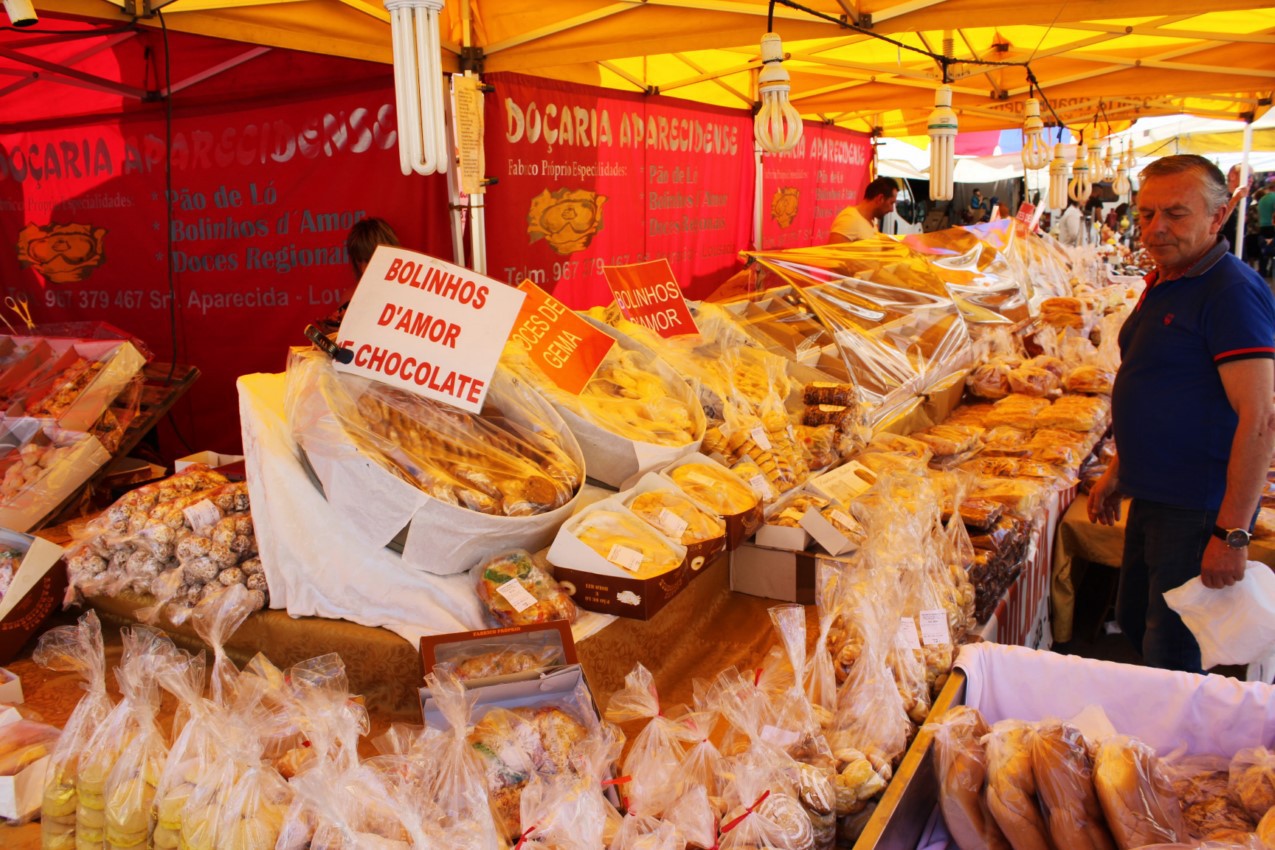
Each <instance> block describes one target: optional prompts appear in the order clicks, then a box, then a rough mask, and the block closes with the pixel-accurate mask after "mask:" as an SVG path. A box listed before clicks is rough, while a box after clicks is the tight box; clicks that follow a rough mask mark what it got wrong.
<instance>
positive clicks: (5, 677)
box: [0, 667, 23, 705]
mask: <svg viewBox="0 0 1275 850" xmlns="http://www.w3.org/2000/svg"><path fill="white" fill-rule="evenodd" d="M22 701H23V695H22V679H21V677H19V676H18V674H17V673H14V672H13V671H12V670H6V669H5V668H3V667H0V702H2V703H5V704H7V705H20V704H21V703H22Z"/></svg>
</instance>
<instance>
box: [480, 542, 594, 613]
mask: <svg viewBox="0 0 1275 850" xmlns="http://www.w3.org/2000/svg"><path fill="white" fill-rule="evenodd" d="M477 572H478V581H477V585H478V598H479V599H481V600H482V602H483V604H484V605H486V606H487V610H488V611H490V612H491V615H492V617H494V618H495V619H496V621H497V622H498V623H500V624H501V625H502V626H525V625H531V624H533V623H547V622H549V621H550V620H566V621H567V622H574V621H575V619H576V616H577V614H578V612H577V611H576V606H575V603H574V602H572V601H571V597H570V596H569V595H568V594H567V592H566V591H565V590H563V589H562V587H561V586H560V585H559V584H558V583H557V582H556V581H554V580H553V578H552V577H551V576H550V575H549V574H548V573H547V572H545V571H544V570H542V569H541V568H540V567H539V566H538V565H537V564H536V563H535V561H533V560H532V557H531V555H530V554H529V553H527V552H523V551H521V550H519V551H515V552H507V553H504V554H501V555H495V556H493V557H491V558H488V559H486V560H485V561H483V562H482V564H480V565H479V567H478V570H477Z"/></svg>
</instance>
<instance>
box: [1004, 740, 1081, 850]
mask: <svg viewBox="0 0 1275 850" xmlns="http://www.w3.org/2000/svg"><path fill="white" fill-rule="evenodd" d="M1032 735H1033V732H1032V728H1031V726H1029V725H1027V724H1025V723H1022V722H1020V721H1014V720H1002V721H1001V722H1000V723H997V724H996V725H995V726H993V727H992V733H991V735H989V736H988V737H987V808H988V810H989V811H990V812H991V813H992V817H993V818H995V820H996V825H997V826H999V827H1000V828H1001V831H1002V832H1004V833H1005V837H1006V838H1007V839H1009V843H1010V845H1011V846H1012V847H1013V848H1014V850H1052V848H1053V844H1052V842H1050V840H1049V828H1048V827H1047V826H1046V825H1045V818H1044V815H1042V814H1041V812H1040V807H1039V806H1038V805H1037V804H1036V780H1035V777H1034V776H1033V775H1032V751H1031V738H1032ZM1068 850H1070V848H1068Z"/></svg>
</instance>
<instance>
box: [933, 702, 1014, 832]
mask: <svg viewBox="0 0 1275 850" xmlns="http://www.w3.org/2000/svg"><path fill="white" fill-rule="evenodd" d="M924 728H925V729H926V730H928V731H930V732H931V733H932V734H933V735H934V755H935V759H936V765H937V768H938V780H939V810H940V811H941V812H942V813H943V821H944V822H945V823H946V824H947V831H948V832H949V833H950V834H951V836H952V840H953V841H954V842H955V843H956V846H957V847H959V848H960V850H1009V847H1010V844H1009V841H1008V840H1007V839H1006V838H1005V836H1004V834H1003V833H1002V832H1001V831H1000V827H998V826H997V825H996V821H995V820H994V819H993V818H992V815H991V813H990V812H989V811H988V810H987V803H986V801H985V800H984V797H983V786H984V783H985V782H986V779H987V753H986V751H985V749H984V746H983V738H984V736H986V735H987V733H988V732H989V731H990V729H989V727H988V725H987V721H985V720H984V719H983V715H982V714H980V713H979V711H978V709H976V708H971V707H969V706H964V705H958V706H953V707H952V708H950V709H948V710H947V711H946V712H944V713H943V714H941V715H940V716H938V717H936V718H934V719H933V720H931V721H930V722H929V723H927V724H926V725H925V727H924Z"/></svg>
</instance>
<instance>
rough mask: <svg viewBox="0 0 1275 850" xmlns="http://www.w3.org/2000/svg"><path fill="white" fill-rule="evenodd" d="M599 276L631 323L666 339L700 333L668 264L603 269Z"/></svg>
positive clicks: (665, 262)
mask: <svg viewBox="0 0 1275 850" xmlns="http://www.w3.org/2000/svg"><path fill="white" fill-rule="evenodd" d="M602 272H603V273H604V274H605V275H606V278H607V285H608V286H610V287H611V294H612V295H614V296H615V303H617V304H619V305H620V311H621V312H622V313H624V318H626V319H628V320H629V321H630V322H637V323H638V324H639V325H643V326H645V327H648V328H650V329H651V330H653V331H655V332H656V333H657V334H659V335H660V336H662V337H665V338H667V337H674V336H684V335H686V334H697V333H699V328H698V327H696V326H695V319H694V318H692V317H691V310H690V308H689V307H687V306H686V299H685V298H683V297H682V288H681V287H680V286H678V285H677V281H676V280H675V279H674V278H673V269H672V268H670V267H669V264H668V260H651V261H650V262H649V263H634V264H633V265H629V266H603V267H602Z"/></svg>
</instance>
